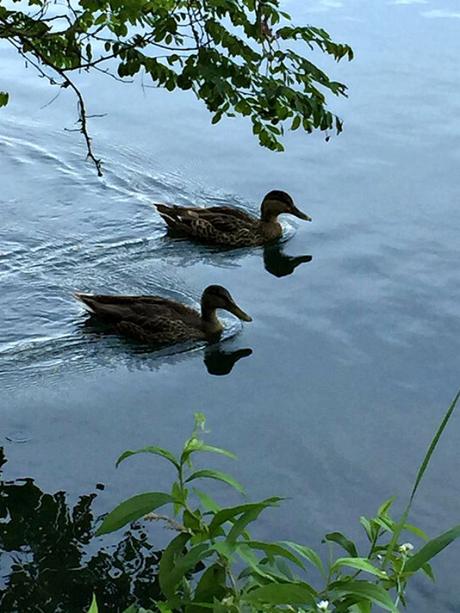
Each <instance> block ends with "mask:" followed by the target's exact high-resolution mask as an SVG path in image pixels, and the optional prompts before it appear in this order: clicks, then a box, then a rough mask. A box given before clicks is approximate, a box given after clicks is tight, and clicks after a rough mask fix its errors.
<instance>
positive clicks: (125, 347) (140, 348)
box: [81, 317, 252, 375]
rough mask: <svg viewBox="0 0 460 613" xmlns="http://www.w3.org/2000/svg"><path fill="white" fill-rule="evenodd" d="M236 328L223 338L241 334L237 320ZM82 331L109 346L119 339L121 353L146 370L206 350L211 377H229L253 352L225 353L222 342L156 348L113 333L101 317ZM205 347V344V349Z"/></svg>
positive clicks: (207, 366)
mask: <svg viewBox="0 0 460 613" xmlns="http://www.w3.org/2000/svg"><path fill="white" fill-rule="evenodd" d="M234 321H235V323H234V325H233V326H231V327H230V326H227V327H226V329H225V330H224V332H223V338H224V339H229V337H230V336H231V335H232V328H233V334H234V333H235V332H236V331H237V326H238V325H239V326H241V324H239V323H238V322H237V321H236V320H234ZM81 330H82V332H83V333H84V334H89V335H91V337H93V339H98V338H99V339H100V340H101V341H102V340H104V339H107V340H108V342H109V343H110V342H113V340H114V339H118V338H119V342H120V345H119V350H120V357H121V353H124V354H126V355H127V354H131V356H132V357H133V359H135V358H136V357H137V358H138V359H139V360H140V361H142V365H143V366H147V367H148V365H149V364H153V361H152V359H153V360H155V359H156V368H158V367H159V365H160V364H161V363H162V361H163V359H166V360H167V361H168V363H171V361H172V360H173V359H175V358H176V357H177V358H179V356H182V357H186V355H185V354H186V353H187V352H194V351H196V350H201V349H203V352H204V360H203V361H204V364H205V366H206V369H207V371H208V373H209V374H210V375H228V374H229V373H230V372H231V371H232V369H233V367H234V365H235V364H236V363H237V362H238V361H239V360H240V359H241V358H245V357H248V356H250V355H251V354H252V349H249V348H246V349H235V350H229V349H225V342H224V341H222V340H218V342H211V344H209V342H206V341H203V342H199V343H197V342H192V341H191V342H185V343H179V344H177V345H172V346H169V347H164V346H163V347H162V346H159V347H152V346H151V345H146V344H145V343H142V342H139V341H136V340H133V339H130V338H126V337H123V336H119V335H116V334H114V333H113V331H112V328H111V327H110V326H107V325H106V324H104V322H103V321H101V320H100V319H98V318H97V317H88V318H87V319H86V320H85V321H84V322H82V324H81ZM203 343H205V344H204V345H203Z"/></svg>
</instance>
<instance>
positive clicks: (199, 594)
mask: <svg viewBox="0 0 460 613" xmlns="http://www.w3.org/2000/svg"><path fill="white" fill-rule="evenodd" d="M226 577H227V574H226V572H225V568H224V567H223V566H222V565H221V564H220V563H219V562H216V563H215V564H212V565H211V566H209V568H207V569H206V570H205V572H204V573H203V574H202V575H201V579H200V580H199V582H198V585H197V586H196V590H195V598H194V600H195V601H196V602H213V601H214V599H217V600H221V599H222V598H223V597H224V596H225V594H226V586H225V580H226Z"/></svg>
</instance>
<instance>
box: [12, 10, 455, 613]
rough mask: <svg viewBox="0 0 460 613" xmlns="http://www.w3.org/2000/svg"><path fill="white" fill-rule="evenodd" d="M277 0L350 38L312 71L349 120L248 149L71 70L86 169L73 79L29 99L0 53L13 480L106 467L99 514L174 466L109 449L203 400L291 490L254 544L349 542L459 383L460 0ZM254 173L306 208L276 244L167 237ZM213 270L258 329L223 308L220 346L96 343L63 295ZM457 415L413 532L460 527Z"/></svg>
mask: <svg viewBox="0 0 460 613" xmlns="http://www.w3.org/2000/svg"><path fill="white" fill-rule="evenodd" d="M286 4H287V5H289V10H290V11H291V13H292V14H293V16H294V17H295V19H297V20H299V21H308V22H311V23H314V24H316V25H321V26H323V27H326V28H327V29H328V30H329V31H330V32H331V34H332V35H333V36H334V37H335V38H337V39H342V40H344V41H347V42H349V43H351V44H352V46H353V47H354V49H355V52H356V60H355V61H354V62H352V63H351V64H347V65H346V64H343V65H342V64H339V65H338V66H337V65H335V64H327V65H326V68H327V69H328V70H329V72H330V73H331V74H332V75H333V76H334V77H335V78H337V79H339V80H343V81H345V82H346V83H348V84H349V87H350V97H349V99H348V100H346V101H333V104H334V108H335V109H336V110H337V111H338V112H339V113H340V114H341V115H342V116H343V118H344V120H345V132H344V133H343V134H342V135H341V136H340V137H338V138H332V139H331V141H330V142H329V143H326V142H325V141H324V139H323V138H322V137H321V136H312V137H306V136H302V135H301V134H297V133H296V134H294V135H291V136H289V137H288V139H287V152H286V153H285V154H282V155H279V154H274V153H271V152H268V151H264V150H262V149H260V148H259V147H258V146H257V143H256V142H255V141H254V140H253V137H252V136H251V134H250V127H249V126H248V125H245V124H244V123H243V122H237V121H235V120H233V121H232V120H228V121H226V122H223V123H222V124H221V125H218V126H212V127H211V126H210V118H209V116H208V115H207V113H206V112H205V111H204V110H203V109H202V108H201V107H200V106H199V105H198V104H196V103H195V102H194V100H193V99H192V98H191V97H190V96H188V95H186V94H173V95H171V94H167V93H166V92H162V91H160V90H147V91H145V92H143V91H142V90H141V88H140V87H139V86H137V85H132V86H129V85H125V86H123V85H121V84H119V83H116V82H114V81H113V82H112V81H109V82H107V81H105V80H103V79H100V78H97V77H91V78H88V77H85V81H84V86H83V88H84V91H85V94H86V96H87V99H88V104H89V106H90V110H91V112H92V113H103V112H107V116H106V117H105V118H99V119H94V120H93V121H92V126H91V127H92V132H93V137H94V147H95V149H96V152H97V154H98V155H100V156H101V157H102V158H103V159H104V168H105V172H104V177H103V178H102V179H98V177H97V176H96V174H95V173H94V171H93V169H92V168H91V166H89V165H88V164H87V163H86V162H85V160H84V148H83V144H82V142H81V140H80V139H79V137H78V135H77V134H73V133H69V132H64V130H63V128H65V127H66V128H69V127H70V128H72V127H73V123H74V121H75V106H74V101H73V100H72V98H71V96H70V94H68V93H67V92H63V93H62V94H61V96H60V97H59V98H58V100H57V101H56V102H54V103H53V105H51V106H48V107H46V108H43V109H41V107H42V106H43V105H45V104H46V102H48V100H49V99H50V98H51V97H52V95H53V92H52V91H51V90H50V89H49V88H47V86H46V84H44V83H43V82H42V81H41V80H39V79H37V78H36V76H35V75H34V74H33V72H32V70H31V69H29V70H24V69H23V65H22V63H21V61H19V60H18V58H17V57H16V56H15V55H14V53H12V52H11V51H10V50H9V49H8V48H7V47H6V46H5V45H2V46H0V68H1V72H0V80H1V84H2V89H9V90H10V92H11V94H12V95H11V103H10V105H9V106H8V107H7V108H6V109H2V110H1V113H0V130H1V136H0V159H1V167H0V174H1V189H0V205H1V211H2V215H1V220H2V222H1V225H0V283H1V285H0V287H1V292H0V330H1V336H0V406H1V413H0V419H1V423H2V428H1V437H2V440H1V441H0V445H4V446H5V451H6V454H7V457H8V460H9V462H8V465H7V467H6V473H7V475H9V477H10V478H13V477H25V476H27V477H32V478H34V479H36V480H37V482H39V483H40V485H41V487H43V488H44V489H47V490H48V491H55V490H57V489H64V490H66V491H68V492H69V493H71V494H72V495H75V496H76V495H78V494H79V493H82V492H85V491H89V490H91V488H93V487H94V484H95V483H96V482H100V481H102V482H104V483H105V484H106V485H107V487H106V490H105V491H104V492H103V493H102V494H100V496H98V502H97V504H98V505H99V506H100V510H101V511H104V510H107V509H109V508H110V507H111V505H113V504H115V503H116V502H117V501H119V500H120V499H121V498H123V497H126V496H128V495H130V494H132V493H135V492H138V491H141V490H142V489H144V488H150V487H152V486H153V487H154V488H159V487H161V486H162V485H166V484H167V483H168V479H169V477H170V475H169V473H168V472H167V468H166V467H164V466H163V465H162V464H161V463H160V462H154V463H153V464H152V461H151V459H150V460H147V459H139V460H136V463H134V461H133V463H132V464H130V465H129V466H128V464H126V466H124V467H121V468H120V469H119V470H118V471H115V470H114V459H115V458H116V457H117V456H118V454H119V452H120V451H122V450H124V449H125V448H135V447H139V446H143V445H145V444H149V443H158V442H159V443H161V444H162V445H163V446H165V447H172V448H174V447H175V446H178V445H179V444H180V442H181V441H182V440H183V439H184V438H185V437H186V436H187V435H188V433H189V431H190V428H191V424H192V415H193V412H194V411H196V410H201V411H204V412H205V413H206V414H207V417H208V423H209V427H210V429H211V430H212V437H213V441H214V442H215V443H216V444H221V445H224V446H227V447H228V448H230V449H232V450H234V451H235V452H236V453H237V454H238V456H239V458H240V462H239V463H237V464H235V465H234V466H233V467H230V470H232V471H233V473H235V475H236V476H237V477H238V478H239V479H240V480H241V481H242V482H243V483H245V484H246V485H247V486H248V490H249V491H250V493H251V495H252V496H254V497H258V496H268V495H273V494H281V495H283V494H284V495H288V496H290V497H291V499H290V501H289V502H288V503H286V504H285V505H284V507H283V509H282V510H281V511H277V512H274V513H272V514H271V515H269V516H267V519H266V520H265V522H262V525H261V527H260V531H261V535H262V536H273V535H276V537H282V538H289V539H298V540H301V541H303V542H305V543H307V544H310V545H312V546H317V545H318V546H319V540H320V536H321V535H322V534H323V533H324V532H326V531H330V530H343V531H345V532H347V534H349V535H350V536H351V537H352V538H354V537H357V535H358V534H359V528H358V518H359V516H360V515H362V514H370V513H372V512H374V510H375V509H376V507H377V506H378V504H380V503H381V502H382V501H383V500H384V499H386V498H388V497H389V496H390V495H392V494H396V495H398V496H399V501H400V506H402V504H403V502H404V501H405V500H406V498H405V497H406V496H407V493H408V492H409V490H410V487H411V484H412V481H413V478H414V474H415V471H416V467H417V465H418V462H419V461H420V459H421V458H422V457H423V454H424V451H425V449H426V447H427V445H428V442H429V440H430V438H431V435H432V434H433V432H434V430H435V428H436V427H437V424H438V422H439V421H440V419H441V416H442V414H443V412H444V410H445V409H446V408H447V406H448V404H449V402H450V400H451V398H452V397H453V395H454V393H455V392H456V390H457V388H458V386H459V382H460V376H459V374H460V373H459V371H460V369H459V351H460V341H459V332H460V325H459V314H460V313H459V311H460V308H459V304H460V296H459V294H460V278H459V277H460V274H459V269H460V267H459V255H460V240H459V235H460V209H459V206H458V183H459V179H458V177H459V173H458V167H459V163H460V124H459V121H458V117H459V113H460V90H459V87H458V56H459V52H460V43H459V41H460V37H459V28H460V19H459V17H460V13H459V11H458V8H457V7H456V3H455V2H454V0H450V1H448V0H446V2H443V3H441V4H439V2H436V3H435V2H434V1H429V0H426V1H422V0H419V1H415V0H413V1H411V0H395V1H394V2H383V1H379V2H372V3H369V2H364V1H360V0H356V1H352V0H349V1H345V0H344V1H343V2H340V1H337V2H335V1H334V2H329V1H326V0H324V1H322V2H316V3H314V2H312V3H303V2H301V1H300V0H290V1H289V2H286ZM273 188H278V189H285V190H287V191H289V192H290V193H291V194H292V196H293V197H294V199H295V200H296V202H297V203H298V205H299V206H300V208H302V209H303V210H304V211H306V212H307V213H308V214H310V215H311V216H312V217H313V223H312V224H302V223H301V222H299V223H296V222H294V221H288V220H286V236H287V238H289V240H287V241H285V242H283V243H282V244H280V245H278V246H275V247H271V248H268V249H265V250H264V249H254V250H238V251H227V252H225V251H224V252H223V251H221V250H218V249H213V248H208V247H203V246H199V245H191V244H189V243H187V242H184V241H179V240H171V239H169V238H168V237H166V236H165V232H164V226H163V223H162V222H161V220H160V218H159V217H158V215H157V214H156V212H155V210H154V209H153V207H152V203H153V202H156V201H163V202H176V203H179V204H187V203H203V204H212V205H216V204H220V203H229V204H231V205H234V206H240V207H242V208H244V209H246V210H249V211H256V210H257V207H258V205H259V202H260V200H261V198H262V196H263V194H264V193H265V192H267V191H268V190H270V189H273ZM299 256H305V257H299ZM306 256H309V257H306ZM210 283H220V284H222V285H224V286H226V287H227V288H228V289H229V290H230V291H231V293H232V294H233V295H234V297H235V299H236V300H237V302H238V303H239V304H240V305H241V306H242V308H243V309H245V310H246V311H247V312H248V313H250V314H251V315H252V316H253V320H254V321H253V323H251V324H244V326H243V327H242V326H240V325H239V323H236V322H235V320H233V318H232V317H231V316H228V317H227V318H226V320H225V321H226V325H227V336H228V338H226V340H224V341H223V342H222V343H220V344H219V345H217V346H213V347H207V348H204V347H193V350H188V348H180V351H176V350H175V349H174V350H165V351H162V352H160V353H156V354H154V353H149V352H146V351H145V350H141V349H139V348H134V347H132V346H131V345H129V344H128V343H126V342H125V341H123V340H121V339H119V338H117V337H115V336H113V337H112V336H109V337H107V336H106V337H100V336H99V335H97V334H96V333H94V331H91V330H88V329H87V328H86V327H85V326H84V321H85V316H84V314H83V312H82V310H81V308H80V306H79V305H78V303H76V302H75V301H74V300H73V299H72V292H73V291H74V290H84V291H98V292H123V293H128V292H129V293H158V292H161V293H163V294H165V295H168V296H173V297H180V298H181V299H184V300H187V301H189V302H191V303H193V302H196V301H197V300H199V296H200V294H201V291H202V289H203V288H204V287H205V286H206V285H208V284H210ZM459 424H460V422H459V419H458V417H455V418H454V419H453V421H452V423H451V424H450V426H449V429H448V431H447V432H446V434H445V436H444V438H443V440H442V444H441V446H440V449H439V451H438V452H437V454H436V457H435V459H434V460H433V462H432V464H431V466H430V469H429V473H428V475H427V477H426V479H425V481H424V483H423V487H422V488H421V490H420V495H419V497H418V499H417V501H416V504H415V507H414V517H413V518H412V519H413V521H414V523H417V524H418V525H420V526H421V527H422V528H423V529H424V530H426V531H427V532H428V533H429V534H431V535H435V534H436V533H439V532H441V531H443V530H444V529H447V528H448V527H450V526H451V525H453V524H455V523H458V501H459V496H460V482H459V477H458V475H459V471H460V458H459V454H458V437H459V435H460V425H459ZM222 466H224V464H222ZM147 468H148V469H147ZM225 468H226V469H227V470H229V467H228V465H227V464H225ZM223 493H224V490H222V494H223ZM459 547H460V546H459V545H456V546H452V548H451V549H449V550H447V551H445V552H443V553H442V554H441V555H440V557H439V559H438V561H437V562H436V563H435V572H436V574H437V576H438V581H437V583H436V584H435V586H434V587H433V586H432V585H431V584H429V583H428V582H425V581H423V580H420V581H418V582H417V583H416V586H415V589H414V590H413V591H412V593H411V595H410V601H409V607H408V610H409V611H410V612H411V613H428V612H430V613H432V612H433V611H436V612H448V611H458V610H460V593H459V590H458V580H457V567H458V560H459V555H460V548H459Z"/></svg>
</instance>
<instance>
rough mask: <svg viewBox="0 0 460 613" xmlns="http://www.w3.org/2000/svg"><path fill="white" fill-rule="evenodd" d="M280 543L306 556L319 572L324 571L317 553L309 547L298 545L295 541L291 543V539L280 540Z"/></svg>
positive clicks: (322, 572)
mask: <svg viewBox="0 0 460 613" xmlns="http://www.w3.org/2000/svg"><path fill="white" fill-rule="evenodd" d="M281 544H282V545H287V546H288V547H290V548H291V549H293V550H294V551H295V552H297V553H298V554H300V555H301V556H303V557H304V558H306V559H307V560H308V561H309V562H311V563H312V564H313V565H314V566H316V568H317V569H318V570H319V571H320V573H321V574H323V575H324V574H325V573H324V566H323V563H322V561H321V558H320V557H319V555H318V554H317V553H316V551H314V550H313V549H310V547H305V546H304V545H298V544H297V543H293V542H292V541H281Z"/></svg>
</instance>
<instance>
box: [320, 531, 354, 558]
mask: <svg viewBox="0 0 460 613" xmlns="http://www.w3.org/2000/svg"><path fill="white" fill-rule="evenodd" d="M324 538H325V540H326V541H330V542H332V543H337V544H338V545H340V546H341V547H343V548H344V549H345V551H346V552H347V553H349V554H350V555H351V556H352V557H353V558H357V557H358V551H357V549H356V545H355V544H354V543H353V541H350V539H348V538H347V537H346V536H344V535H343V534H342V533H341V532H329V534H326V535H325V537H324Z"/></svg>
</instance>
